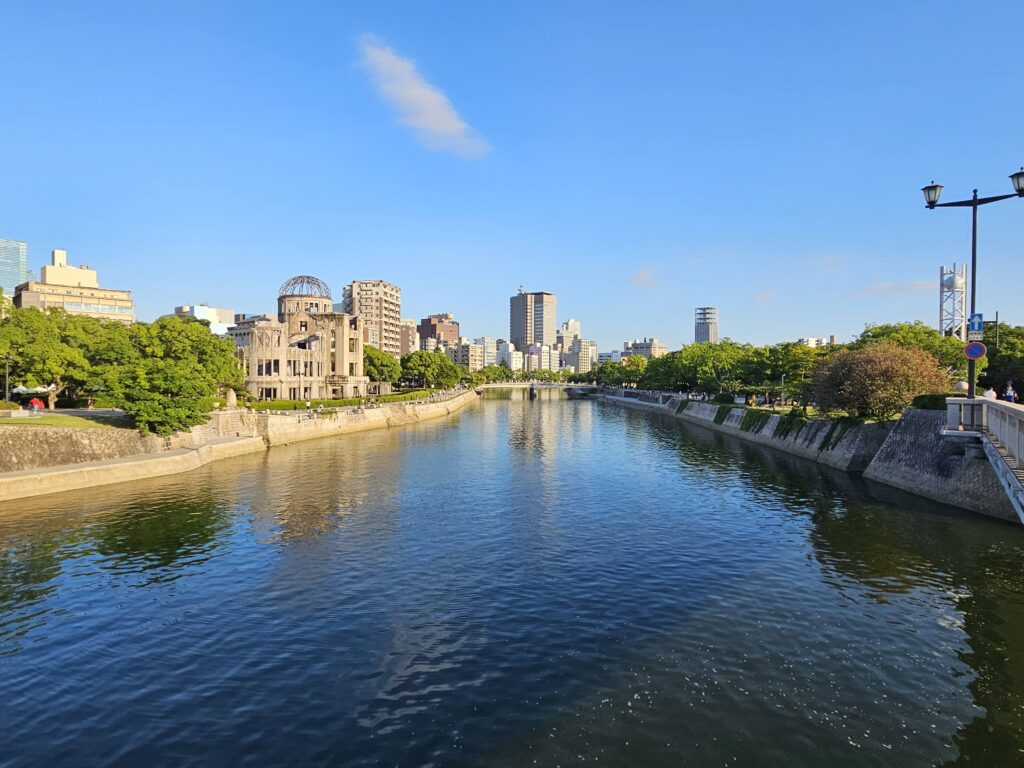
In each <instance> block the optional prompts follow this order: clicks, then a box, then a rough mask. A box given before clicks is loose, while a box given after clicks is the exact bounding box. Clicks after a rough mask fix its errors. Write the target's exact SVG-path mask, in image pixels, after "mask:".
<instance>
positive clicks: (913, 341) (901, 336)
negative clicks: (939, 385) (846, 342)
mask: <svg viewBox="0 0 1024 768" xmlns="http://www.w3.org/2000/svg"><path fill="white" fill-rule="evenodd" d="M881 341H884V342H889V343H891V344H898V345H899V346H901V347H910V348H913V349H920V350H924V351H925V352H927V353H928V354H930V355H931V356H932V357H934V358H936V359H937V360H938V361H939V364H940V365H941V366H942V367H943V368H945V369H946V370H947V371H949V373H950V375H951V376H955V377H957V378H959V379H965V378H966V377H967V358H966V357H964V352H963V349H964V345H963V342H961V341H960V340H959V339H957V338H955V337H953V336H943V335H942V334H940V333H939V332H938V331H937V330H936V329H935V328H932V327H931V326H930V325H925V324H924V323H922V322H921V321H920V320H916V321H915V322H913V323H889V324H886V325H868V326H866V327H865V328H864V331H863V332H862V333H861V334H860V336H858V337H857V338H856V339H855V340H854V341H853V343H852V344H850V348H851V349H861V348H862V347H866V346H868V345H869V344H875V343H878V342H881ZM983 366H984V362H982V363H981V364H980V365H979V366H978V371H979V372H980V371H981V369H982V367H983Z"/></svg>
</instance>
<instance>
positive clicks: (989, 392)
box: [982, 387, 998, 400]
mask: <svg viewBox="0 0 1024 768" xmlns="http://www.w3.org/2000/svg"><path fill="white" fill-rule="evenodd" d="M982 397H984V398H985V399H986V400H995V399H997V398H998V395H997V394H996V391H995V390H994V389H992V387H989V388H988V389H986V390H985V394H983V395H982Z"/></svg>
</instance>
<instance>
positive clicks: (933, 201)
mask: <svg viewBox="0 0 1024 768" xmlns="http://www.w3.org/2000/svg"><path fill="white" fill-rule="evenodd" d="M1010 181H1011V182H1013V189H1014V193H1013V194H1012V195H996V196H994V197H978V190H974V195H973V196H972V197H971V199H970V200H957V201H956V202H953V203H940V202H939V195H941V194H942V185H941V184H936V183H935V182H934V181H933V182H932V183H931V184H929V185H928V186H927V187H922V188H921V191H922V192H924V202H925V205H926V206H927V207H928V208H929V210H930V209H932V208H970V209H971V314H972V315H973V314H974V313H975V312H976V311H977V309H976V307H975V295H976V293H977V287H978V278H977V275H978V206H979V205H986V204H988V203H996V202H999V201H1000V200H1008V199H1010V198H1011V197H1024V167H1021V169H1020V170H1019V171H1017V172H1016V173H1014V174H1011V175H1010ZM974 380H975V375H974V361H973V360H968V361H967V397H968V398H969V399H971V400H973V399H974V388H975V382H974Z"/></svg>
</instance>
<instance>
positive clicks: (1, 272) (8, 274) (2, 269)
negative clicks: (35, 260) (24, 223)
mask: <svg viewBox="0 0 1024 768" xmlns="http://www.w3.org/2000/svg"><path fill="white" fill-rule="evenodd" d="M31 277H32V276H31V275H30V274H29V271H28V243H26V242H24V241H23V240H5V239H3V238H0V290H2V291H3V292H4V297H5V298H8V299H11V298H13V297H14V291H15V290H16V289H17V287H18V286H19V285H21V284H22V283H24V282H25V281H27V280H30V279H31Z"/></svg>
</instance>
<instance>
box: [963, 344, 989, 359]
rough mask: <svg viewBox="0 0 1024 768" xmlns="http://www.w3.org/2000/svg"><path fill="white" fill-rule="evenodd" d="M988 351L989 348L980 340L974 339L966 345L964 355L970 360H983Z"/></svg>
mask: <svg viewBox="0 0 1024 768" xmlns="http://www.w3.org/2000/svg"><path fill="white" fill-rule="evenodd" d="M987 352H988V349H987V348H986V347H985V345H984V344H982V343H981V342H980V341H972V342H971V343H970V344H968V345H967V346H966V347H964V357H966V358H967V359H968V360H981V358H983V357H984V356H985V355H986V353H987Z"/></svg>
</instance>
